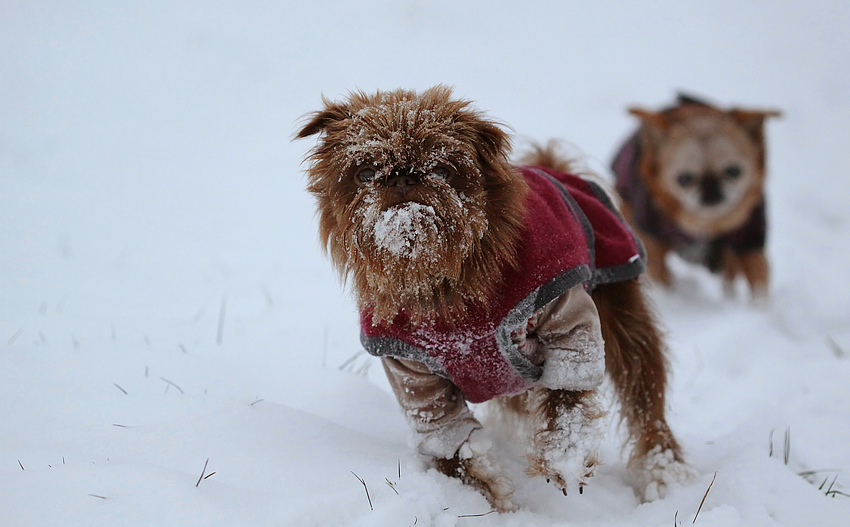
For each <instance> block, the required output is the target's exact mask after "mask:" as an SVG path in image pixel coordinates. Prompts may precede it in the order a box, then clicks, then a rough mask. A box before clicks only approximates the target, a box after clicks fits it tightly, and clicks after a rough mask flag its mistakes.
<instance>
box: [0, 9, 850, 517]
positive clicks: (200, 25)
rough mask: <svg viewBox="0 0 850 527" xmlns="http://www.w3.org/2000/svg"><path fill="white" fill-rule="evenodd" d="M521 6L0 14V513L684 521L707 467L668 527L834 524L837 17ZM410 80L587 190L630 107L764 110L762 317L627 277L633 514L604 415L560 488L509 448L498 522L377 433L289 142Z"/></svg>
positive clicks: (842, 417) (849, 334) (846, 219)
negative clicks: (595, 442) (660, 323)
mask: <svg viewBox="0 0 850 527" xmlns="http://www.w3.org/2000/svg"><path fill="white" fill-rule="evenodd" d="M519 4H520V3H519V2H516V3H513V2H494V1H484V0H480V1H475V2H455V1H438V0H435V1H406V2H392V1H381V0H374V1H371V2H362V3H355V2H341V1H338V2H329V1H323V0H317V1H315V2H299V3H295V2H264V1H263V2H261V1H255V2H226V1H223V0H215V1H203V2H202V1H196V2H191V1H184V0H175V1H170V2H165V1H163V2H145V1H128V2H107V1H103V2H82V3H68V2H50V1H40V0H39V1H21V2H17V1H15V0H6V1H4V2H2V3H0V525H2V526H10V527H11V526H15V527H18V526H26V527H33V526H36V527H40V526H56V525H86V526H110V527H113V526H116V525H180V526H182V525H221V526H237V525H251V526H263V525H299V526H300V525H308V526H313V525H315V526H322V527H324V526H332V525H345V526H355V525H364V526H366V525H368V526H402V527H405V526H410V525H420V526H428V525H434V526H440V527H448V526H455V525H457V526H467V525H469V526H473V525H488V526H489V525H497V526H554V525H559V526H572V525H582V526H607V525H617V526H648V525H653V526H654V525H659V526H670V525H674V522H676V523H675V525H679V524H681V525H685V524H691V523H692V521H693V519H694V516H695V515H696V513H697V510H698V509H699V507H700V503H701V501H702V500H703V497H704V496H705V494H706V489H707V488H708V487H709V483H711V481H712V479H713V478H714V477H715V473H716V479H715V480H714V483H713V486H712V487H711V489H710V491H709V493H708V495H707V497H705V502H704V503H703V504H702V509H701V511H700V512H699V516H698V517H697V519H696V525H701V526H703V527H711V526H738V525H741V526H744V525H746V526H818V527H821V526H843V525H848V523H850V497H847V496H846V495H845V494H844V493H848V494H850V382H848V381H850V270H848V266H847V262H848V261H849V260H850V212H848V208H847V207H846V206H845V203H846V202H847V200H848V199H850V177H848V174H847V167H848V166H850V126H849V125H848V123H850V33H849V32H848V31H847V28H848V27H850V5H848V4H847V3H846V2H841V1H835V2H829V1H814V2H805V3H804V2H791V1H768V0H750V1H745V2H742V1H732V0H704V1H699V2H675V1H672V0H668V1H659V2H640V3H639V2H628V1H618V2H546V1H528V2H522V4H523V7H519ZM436 83H446V84H449V85H453V86H455V88H456V93H457V94H458V95H460V96H463V97H468V98H471V99H473V100H475V101H477V106H478V107H479V108H482V109H484V110H486V111H488V112H489V113H490V114H491V115H493V116H495V117H496V118H498V119H500V120H502V121H504V122H506V123H508V124H510V125H511V127H512V128H513V130H514V131H515V132H516V134H517V137H518V144H520V145H521V144H522V140H523V139H525V138H532V139H537V140H545V139H548V138H550V137H560V138H564V139H567V140H569V141H572V142H574V143H575V144H576V145H577V146H578V147H579V148H581V149H582V150H583V151H584V152H585V153H586V154H587V156H588V162H589V163H590V165H591V166H592V167H594V168H596V169H598V170H602V171H604V170H605V167H606V165H607V162H608V159H609V158H610V156H611V154H612V153H613V152H614V151H615V149H616V147H617V146H618V143H619V141H620V140H622V139H623V138H624V137H625V136H626V135H627V134H628V133H629V131H630V130H631V128H632V126H633V124H634V123H633V121H632V119H631V118H630V117H629V116H628V115H626V113H625V110H624V109H625V107H626V106H627V105H629V104H643V105H646V106H648V107H658V106H660V105H662V104H665V103H666V102H668V101H670V100H671V99H672V97H673V96H674V93H675V91H676V90H678V89H684V90H689V91H691V92H692V93H695V94H698V95H703V96H707V97H710V98H712V99H713V100H716V101H718V102H720V103H723V104H741V105H748V106H758V107H770V108H774V107H776V108H780V109H782V110H783V111H784V112H785V115H784V118H782V119H780V120H774V121H771V122H770V123H769V125H768V137H769V141H770V151H769V164H770V179H769V189H768V194H769V216H770V222H771V224H770V229H771V230H770V239H769V256H770V258H771V260H772V263H773V270H774V280H773V284H772V298H771V301H770V303H769V305H768V306H766V307H763V308H757V307H754V306H751V305H749V303H748V302H747V301H746V299H745V295H740V298H739V299H738V300H728V299H725V298H723V295H722V294H721V288H720V284H719V283H718V282H717V281H715V280H714V279H713V277H710V276H708V275H707V274H706V273H704V272H702V271H700V270H697V269H694V268H691V267H688V266H686V265H684V264H682V263H680V262H674V263H675V264H676V265H675V271H676V276H677V277H678V283H677V286H676V288H675V289H674V290H671V291H661V290H657V291H654V296H655V297H656V302H657V305H658V308H659V310H660V312H661V314H662V317H663V319H664V323H665V325H666V327H667V329H668V331H669V336H670V347H671V350H672V360H673V364H674V383H673V386H672V392H671V395H670V399H669V401H670V415H671V424H672V426H673V427H674V429H675V430H676V431H677V433H678V434H679V436H680V439H681V442H682V443H683V445H684V447H685V449H686V452H687V455H688V459H689V460H690V461H691V463H692V465H693V467H694V468H695V470H696V472H697V477H696V479H695V480H694V481H693V482H692V483H690V484H687V485H684V486H681V487H677V488H674V489H672V492H671V493H670V495H669V496H667V497H666V498H665V499H662V500H660V501H656V502H653V503H647V504H640V503H639V502H638V501H637V500H636V498H635V497H634V495H633V494H632V491H631V489H630V487H628V486H627V484H626V483H625V480H624V478H625V467H624V463H623V460H622V458H621V456H620V447H619V444H620V436H618V430H617V429H616V427H614V428H612V431H611V432H612V433H611V436H610V438H609V439H608V440H607V441H606V443H605V444H604V449H603V450H604V456H605V465H604V466H603V467H602V468H601V469H600V470H599V471H598V473H597V477H595V478H594V479H593V480H592V482H591V485H590V486H589V487H588V489H587V491H586V492H585V493H584V495H582V496H579V495H570V496H569V497H567V498H565V497H563V496H562V495H561V494H560V493H559V492H558V491H557V490H556V489H555V488H554V487H552V486H549V485H547V484H546V483H545V482H543V481H539V480H531V479H527V478H525V477H524V476H523V475H522V467H521V465H520V464H519V463H518V462H514V461H511V460H506V461H505V463H506V465H507V467H508V469H509V470H510V471H511V472H512V473H513V475H514V477H515V478H516V479H517V481H518V482H519V489H518V491H517V497H518V499H519V501H520V502H521V503H522V504H523V509H522V510H521V511H520V512H517V513H513V514H506V515H498V514H490V515H487V516H470V515H476V514H481V513H485V512H487V511H488V510H489V507H488V505H487V503H486V501H485V500H484V498H483V497H481V496H480V495H479V494H478V493H476V492H475V491H473V490H471V489H469V488H467V487H464V486H462V485H461V484H459V483H458V482H457V481H455V480H450V479H448V478H446V477H443V476H441V475H439V474H437V473H435V472H434V471H433V470H429V469H428V468H427V466H426V465H425V464H424V463H423V462H422V461H421V460H420V459H418V458H417V456H416V455H415V454H414V453H413V452H412V451H411V450H410V449H409V448H408V447H407V444H406V441H407V434H408V433H407V427H406V424H405V422H404V420H403V418H402V415H401V413H400V411H399V410H398V408H397V405H396V402H395V400H394V398H393V397H392V395H391V394H390V393H389V391H388V387H387V384H386V381H385V380H384V379H383V378H382V375H383V373H382V371H381V369H380V367H379V365H378V364H377V363H375V362H374V361H373V360H371V359H370V358H368V357H366V356H364V355H362V354H361V355H358V353H360V345H359V341H358V329H357V323H356V315H355V313H354V306H353V303H352V302H351V299H350V298H349V297H348V296H347V294H346V293H345V292H344V291H343V290H342V287H341V286H340V284H339V283H338V281H337V280H336V277H335V276H334V273H333V272H332V271H331V269H330V265H329V263H328V262H327V261H326V260H325V258H324V257H323V255H322V253H321V249H320V247H319V246H318V242H317V240H316V235H315V230H316V224H315V218H314V212H313V203H312V200H311V198H310V197H309V196H308V195H307V194H306V192H305V191H304V190H303V187H304V183H305V181H304V177H303V175H302V172H301V169H302V167H301V166H300V162H301V159H302V157H303V155H304V153H305V151H306V150H307V149H308V148H309V146H310V144H311V142H310V141H297V142H291V141H290V138H291V135H292V133H293V132H294V130H295V129H296V126H297V124H298V123H299V122H300V121H299V120H300V118H301V116H302V115H303V114H304V113H305V112H308V111H311V110H315V109H317V108H318V107H319V105H320V103H321V99H320V97H321V95H322V94H325V95H326V96H328V97H330V98H339V97H342V96H344V95H345V94H346V93H347V91H348V90H351V89H356V88H360V89H363V90H366V91H372V90H375V89H378V88H396V87H406V88H416V89H424V88H426V87H428V86H431V85H433V84H436ZM742 292H743V291H742ZM786 438H787V439H786ZM497 447H499V448H502V449H503V452H505V453H508V452H509V451H510V448H509V446H508V445H505V444H497ZM771 450H772V453H773V455H772V456H771V455H770V454H771ZM804 471H818V472H816V473H814V474H812V475H811V476H810V477H808V479H807V478H805V477H802V476H801V475H800V474H801V473H803V472H804ZM804 475H805V474H804ZM358 478H362V480H363V482H364V483H365V487H366V489H368V493H369V500H371V507H370V502H369V500H367V495H366V492H365V490H366V489H364V484H361V482H360V481H358ZM836 478H837V479H836ZM823 482H825V484H823V485H822V483H823Z"/></svg>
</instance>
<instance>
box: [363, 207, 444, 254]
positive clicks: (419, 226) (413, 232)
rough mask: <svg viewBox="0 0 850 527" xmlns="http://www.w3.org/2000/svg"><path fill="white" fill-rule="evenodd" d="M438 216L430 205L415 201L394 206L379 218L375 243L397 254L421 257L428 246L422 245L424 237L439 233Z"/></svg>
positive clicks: (375, 230)
mask: <svg viewBox="0 0 850 527" xmlns="http://www.w3.org/2000/svg"><path fill="white" fill-rule="evenodd" d="M436 218H437V217H436V213H435V212H434V207H432V206H430V205H422V204H421V203H416V202H413V201H411V202H407V203H404V204H403V205H397V206H395V207H392V208H390V209H388V210H385V211H383V212H382V213H380V216H379V218H378V220H377V221H376V222H375V227H374V238H375V244H376V245H377V246H378V247H380V248H382V249H386V250H387V251H389V252H391V253H392V254H393V255H395V256H405V257H409V258H418V257H420V255H421V254H422V252H423V251H425V250H427V249H428V248H427V247H422V246H421V245H422V244H421V240H429V239H433V238H434V237H436V236H437V221H436ZM419 233H421V234H419ZM426 233H427V234H426ZM417 242H419V243H417Z"/></svg>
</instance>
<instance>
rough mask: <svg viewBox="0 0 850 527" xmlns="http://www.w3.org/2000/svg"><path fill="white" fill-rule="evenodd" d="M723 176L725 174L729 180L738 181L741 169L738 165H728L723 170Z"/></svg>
mask: <svg viewBox="0 0 850 527" xmlns="http://www.w3.org/2000/svg"><path fill="white" fill-rule="evenodd" d="M723 174H725V175H726V177H727V178H729V179H738V178H739V177H741V167H739V166H738V165H729V166H728V167H726V168H725V169H723Z"/></svg>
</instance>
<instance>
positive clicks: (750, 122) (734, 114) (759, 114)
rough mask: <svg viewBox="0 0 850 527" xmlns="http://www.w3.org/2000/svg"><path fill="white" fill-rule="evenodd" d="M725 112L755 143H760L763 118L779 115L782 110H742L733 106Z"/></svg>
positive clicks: (762, 135) (762, 136) (762, 133)
mask: <svg viewBox="0 0 850 527" xmlns="http://www.w3.org/2000/svg"><path fill="white" fill-rule="evenodd" d="M727 114H728V115H729V116H730V117H731V118H732V119H734V120H735V122H737V123H738V124H739V125H741V128H743V129H744V131H746V132H747V134H749V135H750V137H752V138H753V140H755V141H756V142H757V143H761V142H762V141H763V138H764V132H763V129H764V120H765V119H767V118H768V117H779V116H781V115H782V112H780V111H779V110H743V109H741V108H733V109H731V110H729V111H728V112H727Z"/></svg>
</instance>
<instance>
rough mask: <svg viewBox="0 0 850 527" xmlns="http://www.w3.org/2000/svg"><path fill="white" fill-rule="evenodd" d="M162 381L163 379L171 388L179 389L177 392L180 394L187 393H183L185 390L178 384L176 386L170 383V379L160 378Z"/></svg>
mask: <svg viewBox="0 0 850 527" xmlns="http://www.w3.org/2000/svg"><path fill="white" fill-rule="evenodd" d="M160 379H162V380H163V381H165V382H167V383H168V384H170V385H171V386H174V387H175V388H177V391H179V392H180V393H186V392H184V391H183V388H181V387H179V386H177V385H176V384H174V383H173V382H171V381H169V380H168V379H166V378H165V377H160Z"/></svg>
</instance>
